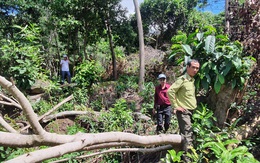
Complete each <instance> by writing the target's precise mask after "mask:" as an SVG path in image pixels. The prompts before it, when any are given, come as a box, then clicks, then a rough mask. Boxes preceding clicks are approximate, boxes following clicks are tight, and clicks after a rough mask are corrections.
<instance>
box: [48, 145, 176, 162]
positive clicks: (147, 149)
mask: <svg viewBox="0 0 260 163" xmlns="http://www.w3.org/2000/svg"><path fill="white" fill-rule="evenodd" d="M170 149H172V146H171V145H165V146H160V147H154V148H119V149H108V150H104V151H100V152H96V153H91V154H89V155H83V156H79V157H75V159H83V158H88V157H93V156H97V155H102V154H106V153H114V152H141V153H153V152H158V151H163V150H170ZM70 159H71V158H68V159H62V160H57V161H53V162H51V163H59V162H65V161H68V160H70Z"/></svg>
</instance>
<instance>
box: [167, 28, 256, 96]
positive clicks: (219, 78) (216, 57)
mask: <svg viewBox="0 0 260 163" xmlns="http://www.w3.org/2000/svg"><path fill="white" fill-rule="evenodd" d="M215 34H216V29H215V28H214V27H212V26H208V27H205V29H204V31H203V32H200V31H199V30H196V32H194V33H192V34H190V35H189V36H187V35H186V34H185V33H181V32H179V33H178V35H177V36H174V37H173V38H172V41H173V45H172V50H173V52H172V54H171V55H170V56H169V58H170V59H173V58H175V60H176V62H177V63H178V64H180V63H182V62H183V61H185V64H186V63H187V61H188V60H189V59H190V58H196V59H198V60H199V62H200V64H201V70H200V72H199V74H198V76H197V78H196V79H197V80H196V86H197V88H199V87H201V88H203V89H204V90H206V91H208V90H209V88H210V87H212V88H214V91H215V92H216V93H218V92H219V91H220V88H221V86H222V85H224V84H230V85H232V88H235V87H238V88H243V86H244V83H245V80H246V78H248V77H249V70H250V68H251V67H252V65H253V63H254V61H255V59H254V58H253V57H244V56H243V47H242V45H241V43H239V42H238V41H235V42H231V41H229V39H228V37H227V36H225V35H215Z"/></svg>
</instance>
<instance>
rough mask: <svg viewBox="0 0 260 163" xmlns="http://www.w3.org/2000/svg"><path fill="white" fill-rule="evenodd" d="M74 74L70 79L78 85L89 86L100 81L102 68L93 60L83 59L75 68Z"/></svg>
mask: <svg viewBox="0 0 260 163" xmlns="http://www.w3.org/2000/svg"><path fill="white" fill-rule="evenodd" d="M76 72H77V73H76V75H75V77H73V78H72V80H73V81H74V82H75V83H77V85H78V86H79V87H82V88H90V87H91V86H92V84H94V83H96V82H98V81H100V79H101V75H102V73H103V72H104V69H103V68H102V67H101V65H99V64H97V62H95V61H93V60H92V61H89V60H85V61H84V62H83V63H82V64H80V66H78V67H77V68H76Z"/></svg>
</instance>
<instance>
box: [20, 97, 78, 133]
mask: <svg viewBox="0 0 260 163" xmlns="http://www.w3.org/2000/svg"><path fill="white" fill-rule="evenodd" d="M71 99H73V95H70V96H69V97H67V98H65V99H64V100H62V101H61V102H60V103H58V104H57V105H56V106H54V107H53V108H52V109H51V110H49V111H48V112H47V113H45V114H43V115H42V116H40V117H39V118H38V121H40V120H41V119H43V118H44V117H45V116H47V115H49V114H51V113H52V112H54V111H55V110H56V109H58V108H59V107H60V106H61V105H63V104H64V103H66V102H68V101H70V100H71ZM29 127H30V125H28V126H26V127H24V128H22V129H21V132H22V131H24V130H26V129H28V128H29Z"/></svg>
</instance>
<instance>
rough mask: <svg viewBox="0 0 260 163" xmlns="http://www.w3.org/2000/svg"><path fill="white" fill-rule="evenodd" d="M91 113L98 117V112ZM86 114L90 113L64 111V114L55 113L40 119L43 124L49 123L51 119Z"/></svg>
mask: <svg viewBox="0 0 260 163" xmlns="http://www.w3.org/2000/svg"><path fill="white" fill-rule="evenodd" d="M91 112H93V113H95V115H99V113H98V112H94V111H91ZM88 113H90V111H64V112H60V113H57V114H53V115H49V116H46V117H44V118H43V119H42V121H43V122H44V123H46V122H48V121H51V120H52V119H56V118H60V117H68V116H76V115H86V114H88Z"/></svg>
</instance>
